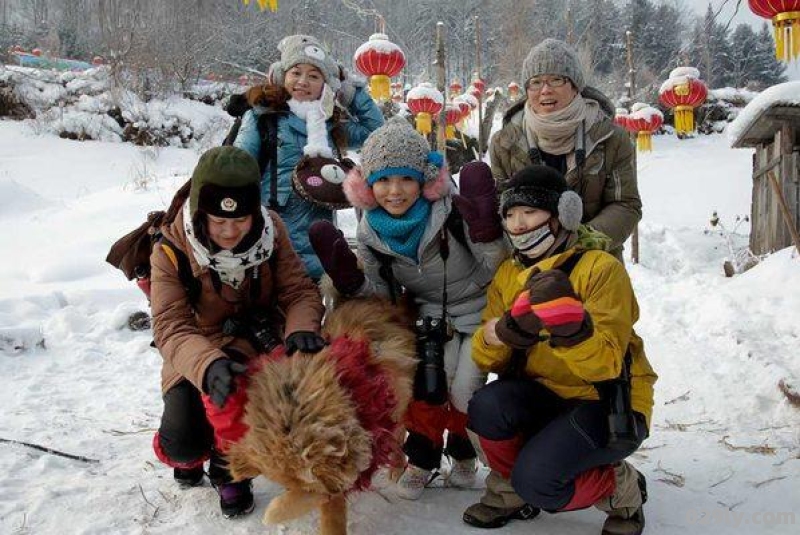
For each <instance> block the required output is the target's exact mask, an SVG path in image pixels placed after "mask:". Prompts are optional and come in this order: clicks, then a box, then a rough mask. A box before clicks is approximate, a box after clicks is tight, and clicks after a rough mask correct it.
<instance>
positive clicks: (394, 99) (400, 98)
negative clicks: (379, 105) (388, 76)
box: [392, 93, 403, 104]
mask: <svg viewBox="0 0 800 535" xmlns="http://www.w3.org/2000/svg"><path fill="white" fill-rule="evenodd" d="M392 102H394V103H395V104H400V103H401V102H403V94H402V93H393V94H392Z"/></svg>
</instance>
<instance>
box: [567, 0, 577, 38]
mask: <svg viewBox="0 0 800 535" xmlns="http://www.w3.org/2000/svg"><path fill="white" fill-rule="evenodd" d="M574 32H575V28H574V23H573V20H572V2H569V4H568V5H567V44H568V45H570V46H572V45H574V44H575V36H574Z"/></svg>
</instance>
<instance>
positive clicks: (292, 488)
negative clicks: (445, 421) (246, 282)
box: [227, 298, 416, 535]
mask: <svg viewBox="0 0 800 535" xmlns="http://www.w3.org/2000/svg"><path fill="white" fill-rule="evenodd" d="M323 331H324V333H325V335H326V336H327V337H328V339H329V340H330V341H331V342H332V344H333V345H331V346H327V347H326V348H325V349H323V350H322V351H321V352H319V353H318V354H316V355H305V354H301V353H298V354H295V355H293V356H291V357H281V358H277V359H273V360H269V361H267V362H266V363H265V364H264V366H263V367H262V368H261V369H260V370H258V371H257V372H255V373H254V374H253V376H252V377H251V379H250V384H249V386H248V388H247V396H248V401H247V405H246V409H245V415H244V423H245V424H247V426H248V427H249V429H248V431H247V433H246V434H245V435H244V437H242V439H241V440H239V441H238V442H236V443H235V444H233V445H231V447H230V449H229V451H228V455H227V457H228V461H229V463H230V469H231V473H232V475H233V477H234V479H237V480H240V479H243V478H249V477H255V476H257V475H264V476H266V477H267V478H268V479H270V480H272V481H275V482H277V483H279V484H281V485H283V486H284V487H285V488H286V493H284V494H283V495H281V496H278V497H277V498H275V499H273V500H272V502H271V503H270V505H269V507H268V508H267V510H266V512H265V515H264V521H265V522H266V523H279V522H285V521H288V520H291V519H294V518H297V517H300V516H302V515H305V514H306V513H308V512H310V511H311V510H313V509H315V508H319V509H320V512H321V522H320V524H321V526H320V533H322V534H324V535H343V534H345V533H346V531H347V521H346V501H345V495H346V494H347V493H348V492H350V491H352V490H358V489H361V488H364V487H365V486H367V485H368V481H369V477H370V476H371V475H372V473H373V472H374V470H375V469H376V463H375V462H374V461H376V460H377V459H382V460H383V459H385V458H387V457H388V456H390V453H387V452H389V451H391V453H393V454H395V455H400V452H399V447H400V442H399V440H398V439H397V436H396V431H397V428H398V427H399V425H400V421H401V419H402V417H403V414H404V413H405V410H406V407H407V406H408V403H409V402H410V400H411V396H412V381H413V376H414V369H415V366H416V356H415V355H416V339H415V336H414V333H413V331H412V330H411V328H410V324H409V322H408V320H407V318H406V317H404V316H403V313H402V311H401V309H400V308H398V307H396V306H393V305H391V304H390V303H388V302H387V301H385V300H382V299H378V298H369V299H354V300H351V301H347V302H345V303H343V304H342V305H341V306H339V307H338V308H337V309H336V310H335V311H334V312H332V313H331V314H329V316H328V318H327V321H326V323H325V328H324V330H323ZM337 340H338V342H341V343H344V344H350V343H352V344H354V345H353V346H347V347H353V348H356V351H355V353H354V352H352V351H351V352H348V353H347V355H346V360H347V362H349V363H350V364H347V365H353V364H352V363H354V362H355V363H356V364H355V366H359V367H360V366H366V367H367V368H366V370H367V371H366V372H364V371H363V370H364V368H361V369H362V372H361V373H367V374H371V375H369V377H371V378H373V379H374V378H375V377H379V378H380V376H382V378H383V379H384V383H380V385H382V386H381V388H388V390H389V391H388V392H386V395H387V396H389V398H387V399H389V400H390V401H391V403H387V404H384V405H383V406H384V407H392V408H391V410H390V409H388V408H387V409H386V412H390V414H382V415H380V414H379V415H375V414H374V410H375V409H374V405H371V404H372V403H373V402H374V401H375V400H373V399H354V395H353V394H354V392H358V391H359V387H360V386H361V383H359V384H358V385H355V388H354V385H353V384H350V387H349V388H348V386H347V385H346V384H343V383H347V381H346V378H345V375H346V374H345V373H344V372H342V369H341V366H342V365H343V364H342V363H343V362H344V359H345V356H344V355H341V354H340V356H337V355H336V354H335V353H336V349H335V347H336V343H337ZM358 348H360V350H357V349H358ZM337 359H338V360H339V362H337ZM337 366H338V368H337ZM351 379H352V378H351ZM351 383H352V381H351ZM376 384H377V383H376ZM372 387H373V388H374V387H375V385H373V386H372ZM362 392H363V391H362ZM362 395H363V394H362ZM359 410H361V412H359ZM363 410H367V411H369V410H372V411H373V413H372V414H371V416H372V417H373V420H375V417H376V416H377V417H380V419H381V421H382V422H391V425H390V426H389V427H392V429H385V428H380V429H378V430H377V431H376V429H375V428H374V425H373V429H372V431H370V430H369V429H367V428H365V427H364V426H363V425H362V424H363V423H364V422H362V421H361V420H360V419H359V414H364V412H363ZM373 423H374V421H373ZM381 425H383V424H381ZM376 454H377V455H376ZM365 481H366V482H367V483H366V485H365Z"/></svg>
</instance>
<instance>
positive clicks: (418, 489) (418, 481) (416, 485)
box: [397, 464, 432, 500]
mask: <svg viewBox="0 0 800 535" xmlns="http://www.w3.org/2000/svg"><path fill="white" fill-rule="evenodd" d="M431 474H432V472H431V471H430V470H425V469H424V468H420V467H419V466H414V465H413V464H409V465H408V466H406V469H405V471H404V472H403V475H402V476H400V479H398V480H397V495H398V496H400V497H401V498H405V499H406V500H417V499H419V497H420V496H422V491H423V490H425V485H427V484H428V482H429V481H430V480H431Z"/></svg>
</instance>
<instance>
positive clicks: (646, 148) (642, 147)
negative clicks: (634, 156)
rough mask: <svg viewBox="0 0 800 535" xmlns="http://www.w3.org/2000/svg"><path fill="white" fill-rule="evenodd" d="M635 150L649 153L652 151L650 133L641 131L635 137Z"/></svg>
mask: <svg viewBox="0 0 800 535" xmlns="http://www.w3.org/2000/svg"><path fill="white" fill-rule="evenodd" d="M636 148H637V149H639V152H650V151H651V150H653V136H651V135H650V132H647V131H642V132H639V134H637V136H636Z"/></svg>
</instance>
